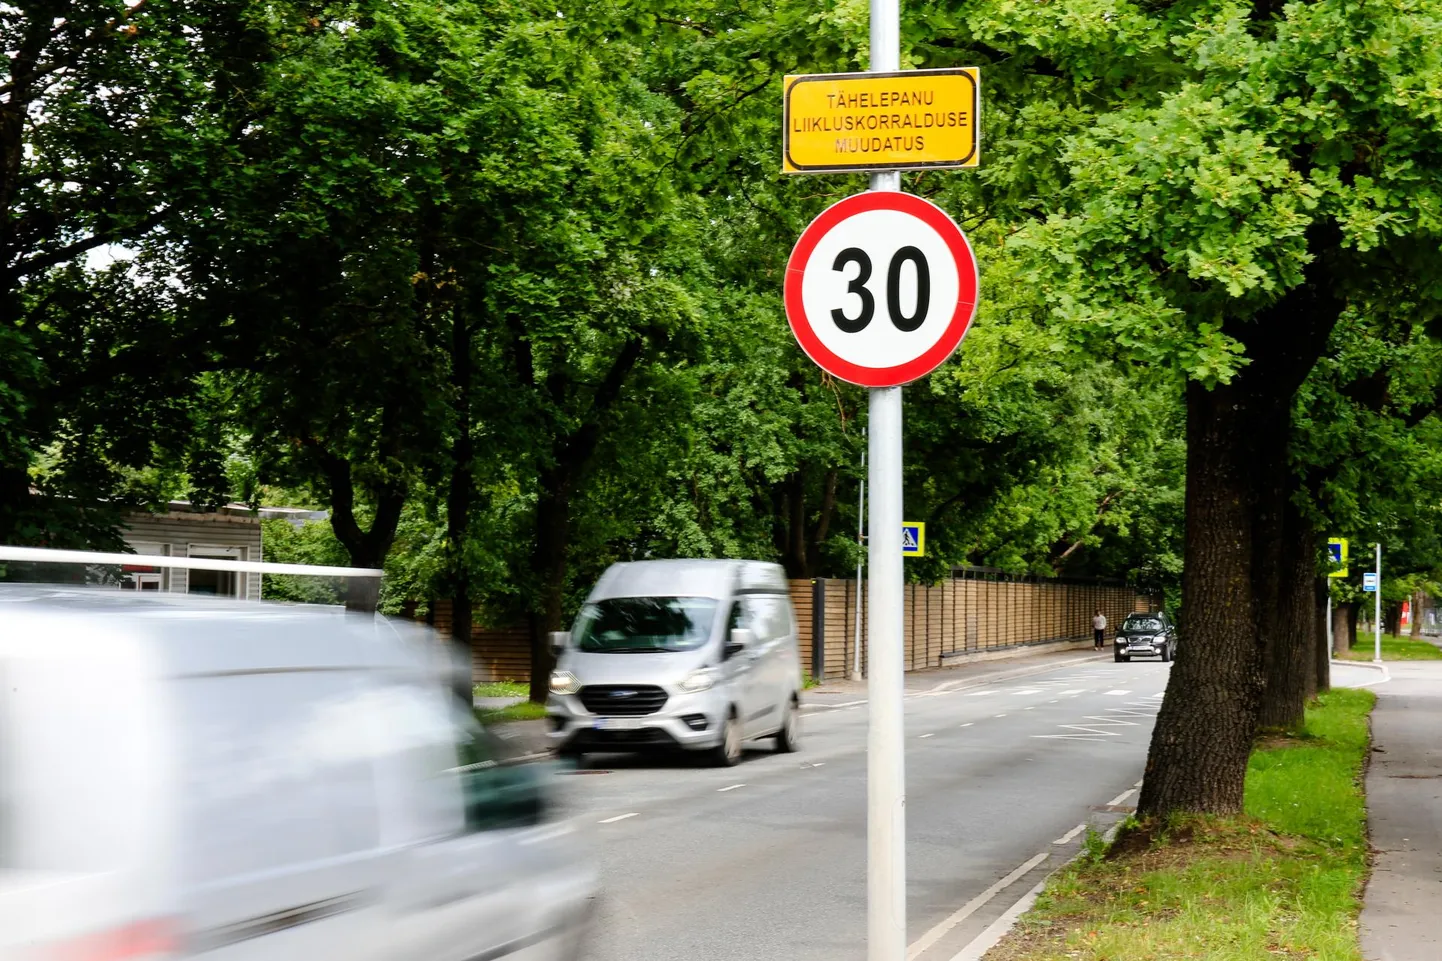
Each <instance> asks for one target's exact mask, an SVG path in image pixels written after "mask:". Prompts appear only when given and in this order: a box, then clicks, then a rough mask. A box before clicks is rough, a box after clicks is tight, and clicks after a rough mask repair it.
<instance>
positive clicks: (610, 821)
mask: <svg viewBox="0 0 1442 961" xmlns="http://www.w3.org/2000/svg"><path fill="white" fill-rule="evenodd" d="M640 813H641V812H640V811H632V812H631V813H630V814H618V815H616V816H615V817H613V818H606V819H604V820H602V821H597V822H596V823H597V824H615V823H616V822H617V821H624V820H626V819H627V818H633V817H635V816H636V815H637V814H640Z"/></svg>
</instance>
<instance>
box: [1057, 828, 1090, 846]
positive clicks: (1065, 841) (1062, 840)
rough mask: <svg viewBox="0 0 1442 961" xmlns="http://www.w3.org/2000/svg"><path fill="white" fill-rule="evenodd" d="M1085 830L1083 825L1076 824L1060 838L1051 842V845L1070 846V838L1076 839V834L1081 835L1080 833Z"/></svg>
mask: <svg viewBox="0 0 1442 961" xmlns="http://www.w3.org/2000/svg"><path fill="white" fill-rule="evenodd" d="M1086 829H1087V826H1086V825H1085V824H1078V825H1077V826H1076V827H1074V828H1072V829H1071V830H1070V831H1068V832H1067V833H1065V834H1063V835H1062V836H1061V837H1059V838H1057V839H1056V840H1055V841H1053V842H1051V843H1052V844H1070V843H1071V839H1072V838H1074V837H1076V836H1077V835H1078V834H1080V833H1082V832H1083V831H1085V830H1086Z"/></svg>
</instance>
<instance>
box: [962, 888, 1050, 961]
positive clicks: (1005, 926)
mask: <svg viewBox="0 0 1442 961" xmlns="http://www.w3.org/2000/svg"><path fill="white" fill-rule="evenodd" d="M1045 886H1046V881H1045V880H1042V881H1038V882H1037V885H1036V887H1034V888H1032V889H1031V890H1030V891H1028V892H1026V894H1023V895H1022V896H1021V900H1020V901H1018V902H1016V903H1015V904H1013V905H1012V906H1011V907H1009V908H1007V909H1006V913H1005V914H1003V915H1002V916H1001V917H999V918H997V919H996V920H995V921H993V922H992V923H991V926H990V927H988V928H987V929H986V930H985V931H983V932H981V934H978V935H977V936H976V940H974V941H972V942H971V943H970V944H968V945H967V946H966V947H964V948H962V949H961V950H960V951H958V952H956V954H954V955H952V956H951V961H981V959H982V958H983V957H984V956H985V955H986V952H988V951H990V950H991V949H992V948H994V947H996V943H997V942H998V941H1000V940H1001V939H1002V938H1004V937H1006V933H1007V932H1008V931H1010V930H1011V929H1012V928H1013V927H1014V926H1015V925H1016V919H1017V918H1019V917H1021V916H1022V915H1023V914H1025V913H1026V912H1027V909H1029V908H1030V907H1031V906H1032V905H1033V904H1035V903H1036V898H1037V895H1039V894H1041V889H1042V888H1043V887H1045Z"/></svg>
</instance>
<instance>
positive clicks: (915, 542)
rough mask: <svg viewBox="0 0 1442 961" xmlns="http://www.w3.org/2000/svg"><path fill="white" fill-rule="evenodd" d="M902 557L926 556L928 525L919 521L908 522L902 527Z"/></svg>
mask: <svg viewBox="0 0 1442 961" xmlns="http://www.w3.org/2000/svg"><path fill="white" fill-rule="evenodd" d="M901 556H902V557H925V556H926V525H925V524H924V523H921V522H918V521H907V522H906V523H904V524H902V525H901Z"/></svg>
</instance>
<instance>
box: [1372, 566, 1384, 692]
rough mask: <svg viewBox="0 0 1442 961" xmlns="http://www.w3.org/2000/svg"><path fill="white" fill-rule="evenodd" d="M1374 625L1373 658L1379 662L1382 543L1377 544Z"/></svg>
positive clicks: (1373, 608)
mask: <svg viewBox="0 0 1442 961" xmlns="http://www.w3.org/2000/svg"><path fill="white" fill-rule="evenodd" d="M1372 621H1373V624H1372V627H1373V629H1374V631H1375V632H1376V637H1377V644H1376V652H1375V653H1374V655H1373V657H1372V659H1373V660H1374V661H1376V662H1377V663H1378V664H1381V663H1382V545H1381V544H1378V545H1377V599H1376V600H1375V601H1374V602H1373V607H1372Z"/></svg>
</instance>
